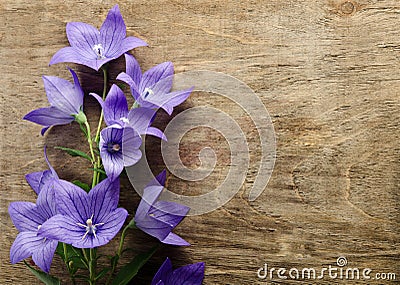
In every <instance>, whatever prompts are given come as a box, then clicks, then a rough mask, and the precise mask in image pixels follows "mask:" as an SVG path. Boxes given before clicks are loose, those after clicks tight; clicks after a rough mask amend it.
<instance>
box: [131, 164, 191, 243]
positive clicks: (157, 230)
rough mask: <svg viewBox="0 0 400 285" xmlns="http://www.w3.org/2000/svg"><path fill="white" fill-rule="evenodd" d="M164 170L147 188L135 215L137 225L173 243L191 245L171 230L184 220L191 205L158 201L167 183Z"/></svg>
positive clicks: (156, 236)
mask: <svg viewBox="0 0 400 285" xmlns="http://www.w3.org/2000/svg"><path fill="white" fill-rule="evenodd" d="M165 178H166V172H165V170H164V171H162V172H161V173H160V174H159V175H158V176H157V177H156V178H154V179H153V180H152V181H151V182H150V183H149V184H148V185H147V186H146V187H145V188H144V192H143V196H142V200H141V201H140V203H139V206H138V208H137V211H136V215H135V224H136V226H137V227H138V228H139V229H141V230H142V231H144V232H145V233H147V234H149V235H151V236H153V237H155V238H157V239H159V240H160V241H161V242H162V243H165V244H172V245H190V244H189V243H188V242H187V241H185V240H184V239H182V238H181V237H179V236H178V235H176V234H174V233H172V232H171V231H172V230H173V229H174V228H175V227H176V226H177V225H178V224H179V223H180V222H181V221H182V219H183V218H184V217H185V216H186V214H187V213H188V211H189V207H187V206H184V205H180V204H178V203H174V202H168V201H157V199H158V197H159V196H160V195H161V192H162V190H163V189H164V185H165Z"/></svg>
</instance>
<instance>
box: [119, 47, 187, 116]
mask: <svg viewBox="0 0 400 285" xmlns="http://www.w3.org/2000/svg"><path fill="white" fill-rule="evenodd" d="M125 61H126V73H125V72H122V73H120V74H119V75H118V76H117V79H119V80H121V81H124V82H125V83H127V84H128V85H129V86H130V87H131V92H132V95H133V97H134V98H135V100H136V102H137V104H139V105H140V106H142V107H146V108H152V109H158V108H162V109H164V110H165V111H166V112H167V113H168V114H169V115H171V114H172V112H173V110H174V107H175V106H177V105H179V104H181V103H182V102H183V101H185V100H186V99H187V98H188V97H189V95H190V93H191V92H192V91H193V87H192V88H189V89H186V90H180V91H174V92H170V91H171V88H172V83H173V75H174V66H173V64H172V62H164V63H161V64H159V65H157V66H155V67H153V68H151V69H149V70H147V71H146V72H145V73H144V74H143V75H142V71H141V69H140V66H139V63H138V62H137V60H136V59H135V58H134V57H133V56H132V55H129V54H125Z"/></svg>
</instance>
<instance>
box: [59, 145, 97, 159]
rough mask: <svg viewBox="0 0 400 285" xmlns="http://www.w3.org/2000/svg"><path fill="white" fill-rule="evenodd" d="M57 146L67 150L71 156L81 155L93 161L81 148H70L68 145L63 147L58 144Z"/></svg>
mask: <svg viewBox="0 0 400 285" xmlns="http://www.w3.org/2000/svg"><path fill="white" fill-rule="evenodd" d="M55 148H56V149H61V150H64V151H66V152H67V153H68V154H69V155H70V156H80V157H83V158H85V159H87V160H89V161H90V162H92V158H91V157H90V156H89V155H87V154H86V153H84V152H83V151H81V150H77V149H73V148H68V147H62V146H56V147H55Z"/></svg>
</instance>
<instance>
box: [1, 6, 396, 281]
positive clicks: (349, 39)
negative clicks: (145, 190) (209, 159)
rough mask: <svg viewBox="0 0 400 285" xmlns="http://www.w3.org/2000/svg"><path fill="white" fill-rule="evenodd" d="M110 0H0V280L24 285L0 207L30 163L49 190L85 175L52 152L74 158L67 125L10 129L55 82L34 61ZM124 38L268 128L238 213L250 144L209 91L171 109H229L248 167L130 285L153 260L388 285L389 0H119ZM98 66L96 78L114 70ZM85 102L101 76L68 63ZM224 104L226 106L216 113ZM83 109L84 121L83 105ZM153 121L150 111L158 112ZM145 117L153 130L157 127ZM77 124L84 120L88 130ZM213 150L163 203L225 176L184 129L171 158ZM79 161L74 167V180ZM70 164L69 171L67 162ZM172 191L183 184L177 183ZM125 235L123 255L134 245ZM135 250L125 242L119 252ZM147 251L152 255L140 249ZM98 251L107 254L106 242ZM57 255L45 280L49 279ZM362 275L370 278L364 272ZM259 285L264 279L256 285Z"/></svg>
mask: <svg viewBox="0 0 400 285" xmlns="http://www.w3.org/2000/svg"><path fill="white" fill-rule="evenodd" d="M114 4H115V2H112V1H59V0H57V1H53V0H51V1H50V0H45V1H37V0H34V1H27V0H12V1H11V0H1V1H0V56H1V63H0V64H1V70H2V73H1V77H0V78H1V79H0V83H1V84H0V86H1V88H0V90H1V91H0V96H1V108H0V112H1V134H0V137H1V152H0V161H1V174H0V183H1V187H0V189H1V190H0V191H1V192H0V193H1V203H0V218H1V229H2V230H1V231H2V234H1V248H0V258H1V263H0V284H38V281H36V280H35V278H34V277H33V276H32V275H31V273H29V272H28V271H27V270H25V268H24V266H23V265H22V264H21V263H19V264H17V265H11V264H10V263H9V248H10V246H11V244H12V242H13V240H14V238H15V236H16V234H17V231H16V229H15V228H14V226H13V225H12V223H11V221H10V219H9V217H8V214H7V207H8V204H9V203H10V202H12V201H17V200H27V201H35V199H36V198H35V195H34V193H33V192H32V191H31V190H30V187H29V186H28V185H27V183H26V182H25V180H24V175H25V174H27V173H30V172H33V171H40V170H43V169H45V168H46V164H45V162H44V159H43V145H44V144H45V143H46V144H47V145H48V146H49V159H50V161H51V163H52V164H53V166H54V167H55V168H56V170H57V171H58V173H59V175H60V176H61V177H62V178H65V179H82V180H84V181H89V180H90V172H89V171H87V170H83V171H82V172H81V171H80V170H79V168H78V167H79V163H80V160H79V159H71V158H67V157H66V156H65V155H64V154H63V153H62V152H60V151H57V150H54V149H53V148H52V147H53V146H56V145H64V146H69V147H77V148H80V149H86V148H87V146H86V145H85V142H84V141H83V140H82V138H81V137H80V136H79V129H78V127H77V126H76V124H72V125H71V126H63V127H57V128H53V129H52V130H51V131H50V132H49V133H48V135H47V136H46V137H44V138H43V137H41V136H40V134H39V132H40V127H39V126H37V125H35V124H32V123H30V122H26V121H22V117H23V116H24V115H25V114H26V113H28V112H29V111H30V110H32V109H35V108H39V107H44V106H46V105H47V100H46V96H45V93H44V90H43V83H42V80H41V75H56V76H61V77H64V78H70V75H69V74H68V72H67V70H66V69H65V65H64V64H58V65H55V66H51V67H49V66H48V62H49V61H50V58H51V56H52V55H53V54H54V53H55V52H56V51H57V50H58V49H60V48H61V47H63V46H66V45H67V39H66V35H65V25H66V23H67V22H70V21H82V22H87V23H91V24H93V25H94V26H97V27H99V26H100V25H101V23H102V22H103V20H104V19H105V17H106V14H107V12H108V10H109V9H110V8H111V7H112V6H113V5H114ZM119 4H120V9H121V13H122V15H123V17H124V19H125V22H126V25H127V34H128V35H135V36H138V37H141V38H142V39H144V40H146V41H147V42H148V43H149V45H150V46H149V47H147V48H138V49H137V50H135V52H134V54H135V56H137V58H138V60H139V62H140V63H141V65H142V67H143V69H144V70H146V69H148V68H150V67H151V66H153V65H155V64H158V63H160V62H163V61H167V60H170V61H173V62H174V64H175V67H176V71H177V72H180V71H189V70H204V69H207V70H212V71H220V72H224V73H226V74H229V75H232V76H234V77H236V78H238V79H240V80H242V81H243V82H245V83H246V84H248V85H249V86H250V87H251V88H252V89H253V90H254V91H255V92H256V93H257V95H258V96H259V97H260V98H261V100H262V102H263V103H264V104H265V106H266V108H267V109H268V111H269V113H270V115H271V117H272V119H273V123H274V127H275V132H276V138H277V158H276V165H275V168H274V172H273V175H272V177H271V180H270V183H269V184H268V186H267V187H266V189H265V191H264V192H263V194H262V195H261V196H260V197H259V198H258V199H257V200H256V201H254V202H249V201H248V200H247V199H246V197H247V196H246V195H247V194H248V191H249V189H250V188H251V185H252V181H254V178H255V177H254V175H255V174H254V171H252V170H254V169H256V167H257V165H258V164H257V163H258V161H257V157H258V155H259V151H260V149H259V147H258V138H257V137H256V133H255V132H254V126H253V125H252V123H251V122H250V120H249V118H246V117H245V115H244V114H242V113H241V112H240V108H238V107H237V106H234V104H233V103H232V102H229V101H226V100H224V99H223V98H221V97H218V96H216V95H213V94H206V93H201V92H196V93H194V94H193V95H192V96H191V98H190V99H189V100H188V102H186V103H185V104H184V105H183V106H182V107H180V108H178V110H177V112H179V111H182V110H184V109H187V108H190V107H193V106H202V105H211V106H213V107H216V108H220V109H221V110H228V111H229V110H230V111H232V110H238V111H237V112H236V111H235V112H233V114H232V117H234V118H236V119H238V123H239V124H240V126H241V127H242V129H243V131H244V132H245V133H246V135H247V138H248V141H249V148H250V154H251V158H252V159H251V167H250V170H249V172H248V175H247V178H246V183H245V184H244V185H243V187H242V189H241V191H240V192H239V193H238V194H237V195H236V196H235V197H234V198H233V199H232V200H231V201H230V202H229V203H227V204H226V205H225V206H224V207H222V208H220V209H218V210H216V211H214V212H211V213H209V214H205V215H202V216H195V217H189V218H187V219H185V220H184V222H183V223H182V224H181V225H180V226H179V227H178V228H177V229H176V230H175V232H176V233H178V234H180V235H181V236H182V237H184V238H185V239H187V240H188V241H189V242H191V243H192V246H191V247H188V248H171V247H165V248H163V249H162V250H161V251H160V253H159V254H158V255H157V256H156V257H154V258H153V259H152V260H151V262H150V264H149V266H148V267H146V268H144V269H143V270H142V271H141V273H140V276H139V277H138V278H137V279H136V283H135V284H149V281H150V280H151V277H152V275H153V274H154V273H155V271H156V269H157V268H158V266H159V265H160V264H161V262H162V260H163V259H164V258H165V256H167V255H168V256H170V257H171V258H172V259H173V262H174V265H175V266H181V265H184V264H188V263H193V262H199V261H204V262H206V274H205V279H204V284H273V283H271V282H269V280H264V281H262V280H259V279H258V278H257V276H256V271H257V269H258V268H259V267H261V266H263V264H264V263H268V264H269V266H270V267H275V268H277V267H286V268H291V267H297V268H300V269H301V268H304V267H315V268H317V269H318V268H322V267H324V266H325V267H326V266H328V265H332V266H334V265H335V264H336V258H338V257H339V256H345V257H346V258H347V260H348V261H349V266H351V267H358V268H366V267H368V268H371V269H373V273H377V272H384V273H388V272H394V273H396V274H397V281H391V282H390V281H374V280H369V281H365V280H364V281H346V280H342V281H341V280H331V279H328V278H327V277H326V278H324V279H323V280H318V281H315V282H310V281H307V282H304V283H302V282H301V281H291V282H290V281H289V280H283V281H279V280H277V279H275V281H276V284H277V283H279V284H305V283H307V284H333V283H334V284H392V283H396V282H399V281H398V280H400V271H399V267H400V266H399V264H400V257H399V254H400V245H399V240H400V238H399V222H400V210H399V206H400V190H399V184H400V183H399V182H400V164H399V162H400V161H399V160H400V145H399V137H400V132H399V130H400V125H399V119H400V115H399V114H400V104H399V103H400V102H399V101H400V2H399V1H398V0H357V1H339V0H315V1H304V0H286V1H283V0H270V1H256V0H254V1H222V0H220V1H209V0H202V1H166V0H164V1H162V0H155V1H120V3H119ZM123 63H124V62H123V60H118V61H117V62H116V63H115V64H114V65H113V68H114V70H115V71H114V72H112V73H111V78H112V79H114V78H115V76H116V74H117V73H118V72H119V71H121V70H123ZM70 66H72V67H73V68H75V69H76V70H77V71H78V75H79V77H80V79H81V81H82V84H83V86H84V88H85V91H86V92H89V91H97V92H100V89H101V84H102V79H101V75H100V74H98V73H96V72H94V71H91V70H89V69H87V68H84V67H78V66H75V65H73V64H71V65H70ZM231 105H232V106H231ZM85 109H86V110H88V111H91V112H92V113H95V114H97V112H98V106H97V105H96V103H95V102H94V101H93V100H92V99H90V98H88V99H87V100H86V102H85ZM161 115H162V114H161ZM161 118H164V119H165V120H166V119H167V118H166V116H163V115H162V116H161ZM91 123H92V122H91ZM148 144H149V145H150V150H153V151H150V152H149V153H148V156H149V157H150V161H151V162H152V163H153V164H152V165H153V166H154V169H155V170H159V169H161V168H162V159H161V157H160V156H159V155H158V154H157V152H158V151H159V143H158V141H157V140H151V139H150V140H149V141H148ZM206 146H210V147H213V148H215V149H216V152H217V155H218V163H217V167H216V169H215V171H214V173H213V174H212V175H211V176H210V178H208V179H207V180H206V181H203V182H200V183H189V184H188V183H186V182H185V181H180V180H179V179H177V178H174V177H170V179H169V181H168V186H169V188H172V189H175V190H176V191H177V193H186V192H185V191H189V192H190V191H192V192H193V193H196V192H199V193H200V192H204V191H208V190H210V189H211V190H212V189H213V187H215V186H216V185H218V183H220V182H221V176H222V175H224V173H225V174H226V170H227V169H228V168H229V155H230V153H229V149H228V145H227V143H226V141H224V139H223V138H222V137H219V135H218V133H216V132H215V131H212V130H209V129H201V128H200V129H198V130H193V131H192V132H190V133H189V134H187V136H186V137H185V140H184V142H182V149H181V153H182V159H183V161H184V163H185V164H186V165H187V166H188V167H192V168H195V167H196V165H198V163H199V161H198V159H197V158H196V156H197V153H198V151H199V150H200V149H201V148H203V147H206ZM86 167H87V166H86V165H85V166H83V169H85V168H86ZM81 168H82V167H81ZM122 183H123V184H124V186H123V195H122V205H123V206H125V207H127V208H128V210H130V211H131V212H132V211H133V210H134V209H135V207H136V205H137V203H138V197H137V195H136V193H135V192H134V191H133V189H132V187H131V186H130V184H129V181H128V180H127V179H123V181H122ZM187 185H190V187H188V186H187ZM148 240H149V239H148V238H147V237H146V236H145V235H144V234H142V233H139V232H132V233H131V234H130V235H129V239H128V244H129V245H130V246H132V247H135V248H136V249H139V250H142V249H144V248H146V247H149V246H150V245H148V244H146V241H148ZM135 244H140V245H135ZM150 244H154V241H153V240H151V241H150ZM108 248H109V250H112V249H114V248H115V243H112V244H110V246H109V247H108ZM63 270H64V268H63V267H62V266H61V264H60V262H59V260H58V258H55V261H54V266H53V267H52V269H51V272H52V273H53V274H61V275H62V276H64V277H65V273H63V272H64V271H63ZM371 276H372V275H371ZM267 281H268V282H267Z"/></svg>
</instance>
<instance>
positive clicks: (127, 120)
mask: <svg viewBox="0 0 400 285" xmlns="http://www.w3.org/2000/svg"><path fill="white" fill-rule="evenodd" d="M120 120H121V121H122V122H124V123H125V124H129V119H128V118H126V117H122V118H121V119H120Z"/></svg>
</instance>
